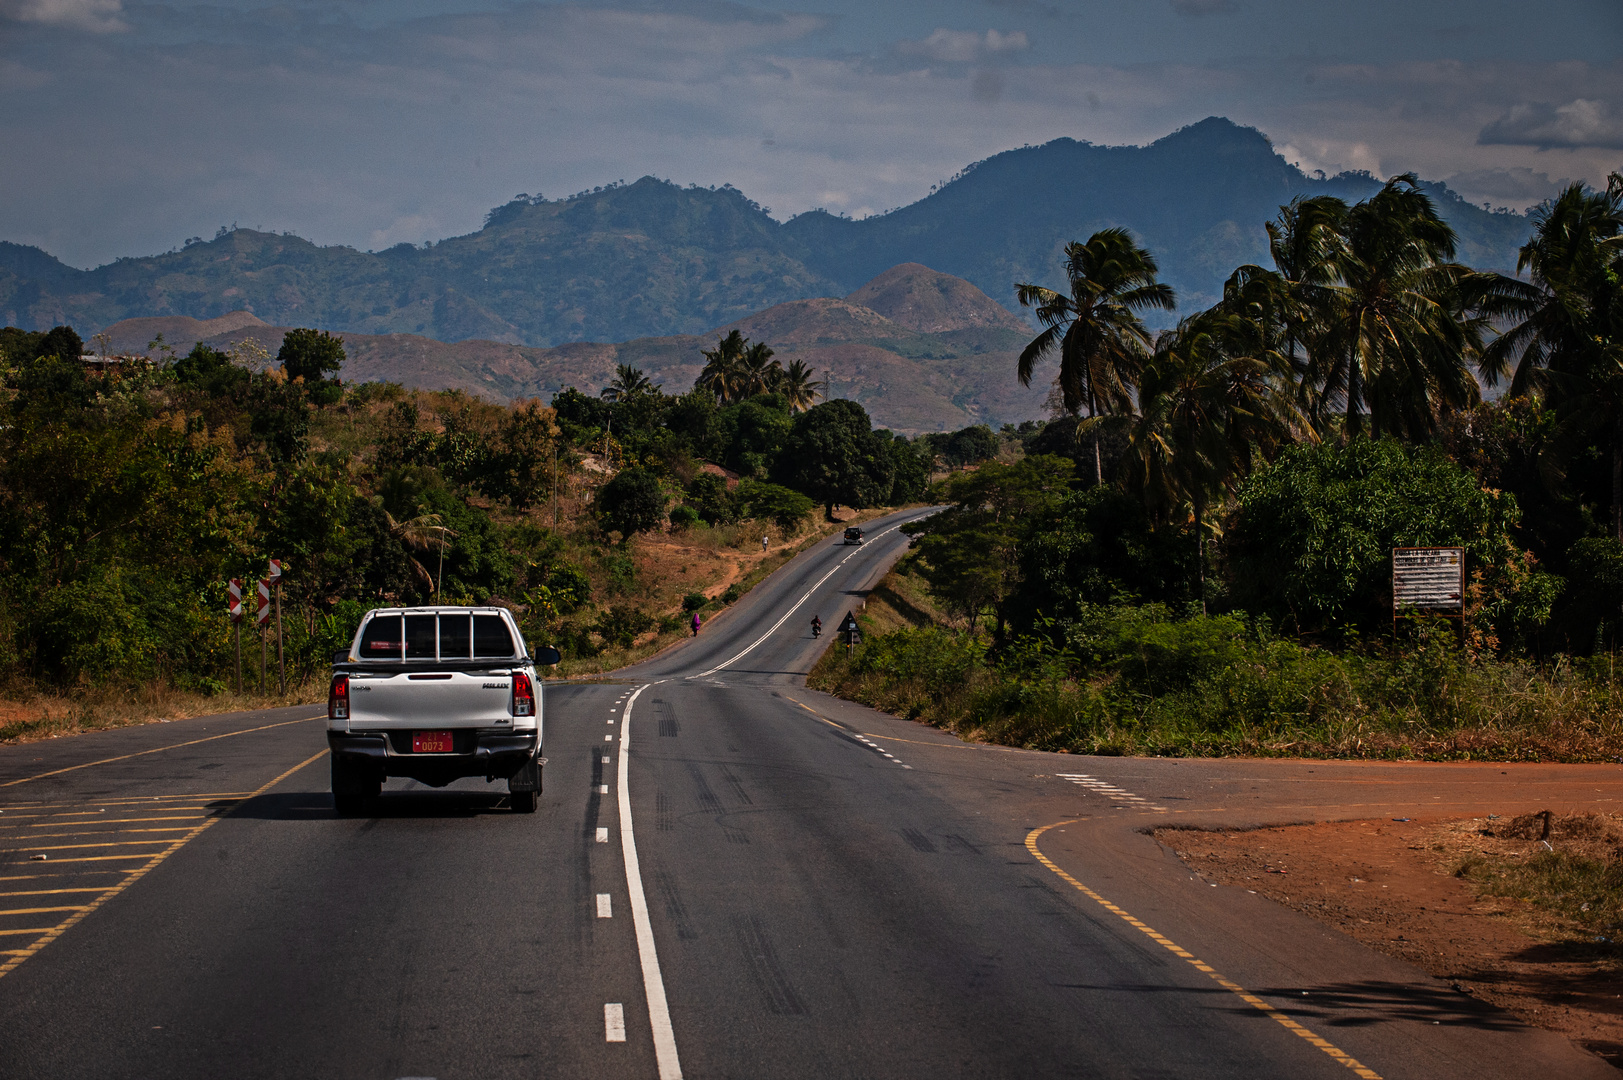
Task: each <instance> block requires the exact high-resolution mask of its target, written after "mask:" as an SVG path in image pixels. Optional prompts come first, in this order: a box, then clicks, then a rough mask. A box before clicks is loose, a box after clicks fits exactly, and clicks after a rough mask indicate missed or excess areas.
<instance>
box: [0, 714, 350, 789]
mask: <svg viewBox="0 0 1623 1080" xmlns="http://www.w3.org/2000/svg"><path fill="white" fill-rule="evenodd" d="M325 719H326V717H325V716H306V717H301V718H300V719H298V720H283V721H281V722H279V723H275V724H266V725H264V726H263V727H252V728H243V729H242V730H241V731H228V732H226V733H225V734H224V735H210V736H209V737H208V738H206V739H192V740H190V741H188V742H178V743H173V744H171V745H169V746H155V747H153V748H152V749H151V750H138V751H136V752H135V753H133V754H120V755H119V756H118V757H110V758H102V759H101V760H100V761H87V762H85V763H83V764H82V765H69V766H68V767H67V768H65V769H52V770H51V771H50V772H42V773H38V774H36V775H34V776H24V777H22V778H21V779H18V780H7V781H6V782H5V783H3V784H0V788H8V787H12V786H14V785H16V784H26V783H28V782H29V781H30V780H43V779H45V778H46V777H47V776H60V775H61V774H63V773H65V772H73V771H74V770H75V769H88V768H90V767H91V766H92V765H110V764H112V763H113V762H115V761H128V760H129V759H130V758H137V757H144V756H145V755H147V754H157V753H161V752H162V751H164V750H179V749H180V748H181V747H182V746H196V745H197V744H198V743H206V742H213V741H214V740H215V739H229V738H231V737H233V736H235V735H251V734H253V733H254V732H256V731H269V730H270V729H271V728H279V727H287V726H288V725H290V724H308V723H309V722H310V721H312V720H325Z"/></svg>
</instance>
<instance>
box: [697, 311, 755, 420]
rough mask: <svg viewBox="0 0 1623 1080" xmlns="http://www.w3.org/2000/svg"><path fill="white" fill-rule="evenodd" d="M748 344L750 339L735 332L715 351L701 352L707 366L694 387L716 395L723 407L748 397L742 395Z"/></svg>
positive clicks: (723, 340)
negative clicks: (744, 362)
mask: <svg viewBox="0 0 1623 1080" xmlns="http://www.w3.org/2000/svg"><path fill="white" fill-rule="evenodd" d="M748 344H749V341H748V339H747V338H745V337H744V335H743V334H740V333H739V332H738V331H737V330H734V331H733V332H732V333H730V334H728V335H727V336H726V337H724V338H722V339H721V340H719V341H717V342H716V347H715V348H714V349H702V350H700V351H701V353H702V354H703V356H704V359H705V365H704V370H703V371H701V372H700V373H699V379H698V381H697V382H696V383H695V384H694V385H695V386H696V387H699V388H702V389H705V390H708V391H710V392H711V393H712V394H715V395H716V400H717V401H719V402H721V403H722V404H723V405H730V404H732V403H733V402H734V401H738V400H741V398H743V397H746V396H748V395H745V394H741V393H740V388H741V384H742V380H743V372H742V366H743V361H744V353H745V350H746V348H747V346H748Z"/></svg>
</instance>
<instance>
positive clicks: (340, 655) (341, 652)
mask: <svg viewBox="0 0 1623 1080" xmlns="http://www.w3.org/2000/svg"><path fill="white" fill-rule="evenodd" d="M332 662H333V663H335V664H347V663H349V650H348V649H337V650H335V651H334V652H333V654H332Z"/></svg>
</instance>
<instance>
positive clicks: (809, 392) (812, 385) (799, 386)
mask: <svg viewBox="0 0 1623 1080" xmlns="http://www.w3.org/2000/svg"><path fill="white" fill-rule="evenodd" d="M780 370H781V372H782V374H781V375H780V376H779V377H778V385H777V386H776V387H775V388H774V389H773V392H774V393H778V394H782V395H783V396H784V398H785V400H787V401H788V402H789V409H790V411H792V412H805V411H806V410H807V409H809V408H811V407H812V406H813V405H816V404H817V394H818V391H820V390H821V389H822V386H823V384H822V383H820V382H817V381H816V380H815V379H814V378H813V375H814V372H813V371H812V369H811V368H809V367H807V366H806V363H805V361H803V360H791V361H789V366H788V367H786V368H782V369H780Z"/></svg>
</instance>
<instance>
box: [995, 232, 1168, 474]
mask: <svg viewBox="0 0 1623 1080" xmlns="http://www.w3.org/2000/svg"><path fill="white" fill-rule="evenodd" d="M1156 273H1157V266H1156V263H1155V258H1154V256H1152V255H1151V254H1150V253H1149V251H1148V250H1146V249H1144V248H1141V247H1139V246H1137V245H1136V244H1134V243H1133V240H1132V237H1131V236H1130V235H1129V234H1128V232H1127V230H1125V229H1103V230H1101V231H1099V232H1096V233H1094V234H1093V235H1092V236H1090V237H1088V241H1087V243H1085V244H1079V243H1075V242H1072V243H1069V244H1067V245H1065V276H1066V279H1067V281H1068V284H1069V288H1070V295H1068V296H1067V295H1065V294H1064V293H1059V292H1055V291H1054V290H1052V289H1046V288H1043V287H1042V286H1040V285H1027V284H1020V283H1017V284H1016V285H1015V292H1016V295H1017V296H1018V297H1019V300H1020V303H1021V305H1022V306H1024V307H1035V308H1036V309H1037V319H1038V321H1039V322H1041V323H1042V324H1043V326H1044V327H1045V329H1044V330H1043V332H1042V333H1041V334H1038V335H1037V337H1036V338H1035V339H1033V340H1032V342H1031V343H1030V344H1029V345H1027V346H1026V347H1025V349H1024V350H1022V351H1021V353H1020V360H1019V365H1018V368H1017V369H1016V372H1017V374H1018V375H1019V378H1020V385H1021V386H1030V385H1031V377H1032V374H1033V372H1034V371H1035V369H1036V366H1037V364H1038V363H1039V362H1041V361H1042V360H1044V359H1046V358H1047V357H1048V356H1049V355H1051V354H1052V353H1054V352H1055V351H1058V353H1059V375H1058V376H1057V378H1056V379H1055V382H1056V384H1057V385H1058V387H1059V391H1060V403H1061V405H1062V406H1063V407H1064V409H1065V411H1066V412H1067V413H1070V414H1071V415H1073V416H1075V415H1077V414H1078V413H1079V412H1080V411H1081V410H1082V409H1083V408H1084V407H1086V409H1087V410H1088V416H1090V417H1096V416H1100V415H1102V414H1108V413H1115V412H1124V411H1126V410H1127V409H1129V408H1130V407H1131V404H1132V391H1133V387H1134V385H1135V384H1136V382H1137V378H1138V370H1139V367H1140V366H1141V365H1142V363H1143V361H1144V359H1145V356H1146V354H1147V352H1148V344H1149V332H1148V331H1147V330H1145V329H1144V324H1143V322H1142V321H1141V320H1140V319H1139V317H1138V313H1139V312H1140V311H1144V310H1146V309H1149V308H1159V309H1161V310H1164V311H1170V310H1172V308H1173V307H1174V306H1175V299H1174V296H1173V292H1172V287H1171V286H1169V285H1166V284H1164V283H1163V282H1159V281H1157V280H1156ZM1094 482H1095V483H1098V484H1103V483H1104V463H1103V461H1102V460H1101V458H1100V456H1099V444H1098V438H1097V436H1095V437H1094Z"/></svg>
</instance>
